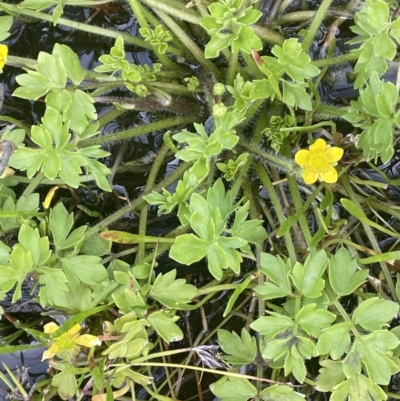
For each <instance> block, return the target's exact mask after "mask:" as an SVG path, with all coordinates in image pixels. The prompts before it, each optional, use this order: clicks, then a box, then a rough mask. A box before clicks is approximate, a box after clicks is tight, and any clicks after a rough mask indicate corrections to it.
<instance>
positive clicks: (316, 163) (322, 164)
mask: <svg viewBox="0 0 400 401" xmlns="http://www.w3.org/2000/svg"><path fill="white" fill-rule="evenodd" d="M307 167H308V168H309V169H310V170H313V172H315V173H323V172H324V171H327V170H328V168H329V162H328V160H327V159H326V157H325V152H313V153H312V154H311V155H310V158H309V162H308V166H307Z"/></svg>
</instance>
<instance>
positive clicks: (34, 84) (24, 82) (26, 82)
mask: <svg viewBox="0 0 400 401" xmlns="http://www.w3.org/2000/svg"><path fill="white" fill-rule="evenodd" d="M15 79H16V81H17V82H18V84H19V85H20V87H19V88H17V89H16V90H15V91H14V92H13V95H14V96H16V97H20V98H22V99H32V100H37V99H39V98H40V97H42V96H44V95H45V94H46V93H47V92H48V91H49V89H50V88H49V85H50V84H49V81H48V79H47V77H46V76H44V75H43V74H40V73H38V72H36V71H29V73H28V74H20V75H18V76H17V77H16V78H15Z"/></svg>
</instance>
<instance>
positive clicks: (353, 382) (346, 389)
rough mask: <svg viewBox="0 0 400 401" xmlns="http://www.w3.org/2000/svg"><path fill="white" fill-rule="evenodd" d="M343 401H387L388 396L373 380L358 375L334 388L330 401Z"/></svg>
mask: <svg viewBox="0 0 400 401" xmlns="http://www.w3.org/2000/svg"><path fill="white" fill-rule="evenodd" d="M343 400H349V401H358V400H366V401H384V400H387V395H386V393H385V392H384V391H383V390H382V389H381V388H380V387H379V386H378V385H377V384H376V383H374V382H373V380H370V379H369V378H367V377H365V376H364V375H361V374H357V375H356V376H355V377H352V378H351V379H350V380H346V381H344V382H342V383H340V384H338V385H337V386H336V387H335V388H334V390H333V393H332V395H331V397H330V401H343Z"/></svg>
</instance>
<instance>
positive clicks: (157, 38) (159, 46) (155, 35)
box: [139, 25, 172, 54]
mask: <svg viewBox="0 0 400 401" xmlns="http://www.w3.org/2000/svg"><path fill="white" fill-rule="evenodd" d="M139 32H140V34H141V35H142V36H143V38H144V40H145V41H146V42H150V44H151V45H152V46H154V48H155V50H156V51H158V52H159V53H160V54H165V52H166V51H167V48H168V42H169V41H171V40H172V36H171V34H170V33H169V32H168V31H167V30H166V29H165V27H164V26H163V25H157V26H156V27H155V28H154V29H150V28H140V29H139Z"/></svg>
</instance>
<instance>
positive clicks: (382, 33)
mask: <svg viewBox="0 0 400 401" xmlns="http://www.w3.org/2000/svg"><path fill="white" fill-rule="evenodd" d="M354 22H355V24H356V25H355V26H352V27H351V30H352V31H353V32H354V33H356V34H357V35H358V37H357V38H355V39H352V40H350V41H349V42H348V43H350V44H359V43H361V46H360V47H358V48H357V49H354V50H352V53H353V54H354V55H356V56H357V64H356V66H355V68H354V72H355V73H356V74H357V78H356V81H355V83H354V87H355V88H356V89H359V88H361V87H363V86H364V85H365V84H366V82H367V81H368V80H369V78H370V77H371V76H372V75H373V74H374V73H376V74H377V76H381V75H382V74H384V73H385V72H386V70H387V68H388V66H387V60H393V59H394V57H395V56H396V52H397V45H396V43H395V42H397V43H400V18H397V19H396V20H395V21H391V19H390V15H389V6H388V4H387V3H386V2H384V1H382V0H367V1H366V2H365V6H364V7H363V8H362V9H361V10H360V11H358V12H356V14H355V15H354Z"/></svg>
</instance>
